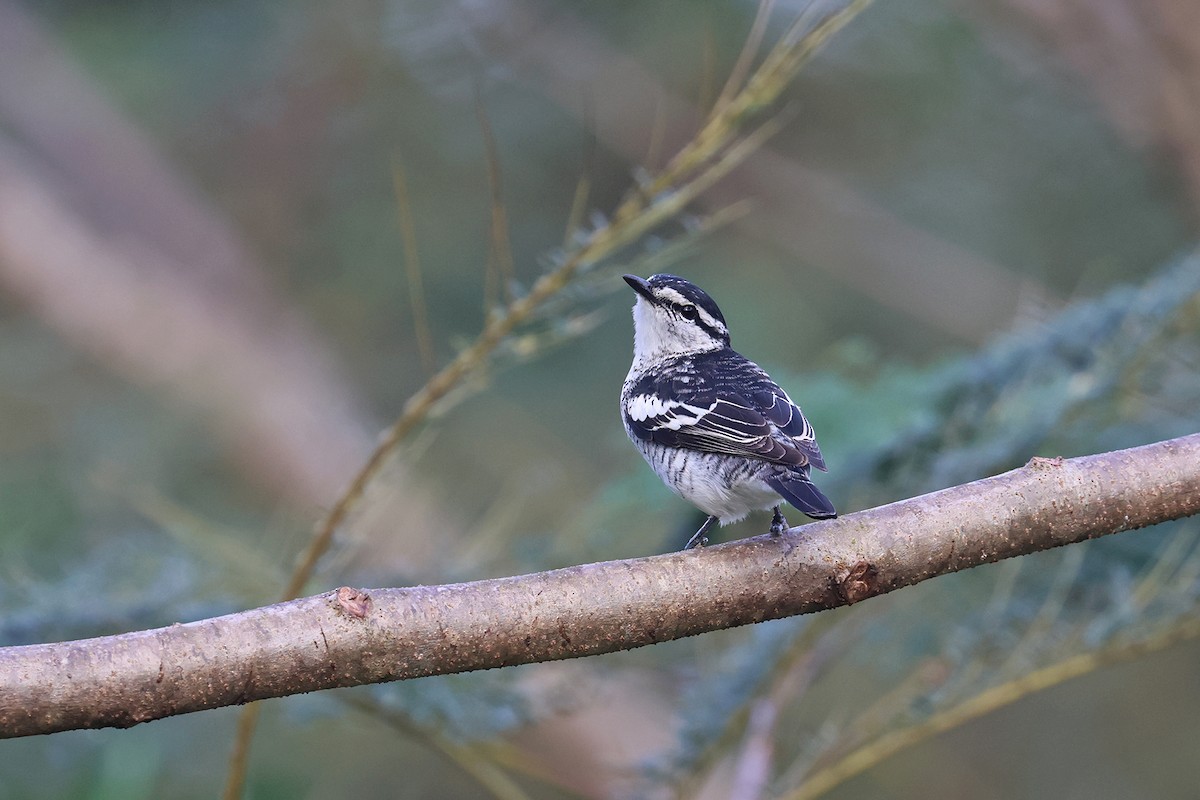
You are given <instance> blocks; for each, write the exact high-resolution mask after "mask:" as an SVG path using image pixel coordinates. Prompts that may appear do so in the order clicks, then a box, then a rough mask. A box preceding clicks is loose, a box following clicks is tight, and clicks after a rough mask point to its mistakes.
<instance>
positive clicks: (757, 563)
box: [0, 434, 1200, 737]
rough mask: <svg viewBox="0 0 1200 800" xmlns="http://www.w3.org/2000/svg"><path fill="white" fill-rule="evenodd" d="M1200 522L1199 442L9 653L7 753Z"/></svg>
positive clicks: (822, 605)
mask: <svg viewBox="0 0 1200 800" xmlns="http://www.w3.org/2000/svg"><path fill="white" fill-rule="evenodd" d="M1196 513H1200V434H1194V435H1191V436H1185V437H1182V438H1179V439H1173V440H1170V441H1166V442H1159V443H1157V444H1152V445H1146V446H1144V447H1137V448H1133V449H1130V450H1121V451H1117V452H1112V453H1104V454H1101V455H1095V456H1087V457H1084V458H1077V459H1071V460H1062V459H1043V458H1035V459H1033V460H1032V461H1030V462H1029V464H1027V465H1026V466H1024V467H1022V468H1020V469H1017V470H1013V471H1012V472H1008V473H1005V474H1003V475H999V476H996V477H994V478H988V479H985V480H981V481H976V482H974V483H969V484H965V485H963V486H957V487H954V488H950V489H945V490H943V491H939V492H934V493H932V494H928V495H923V496H921V497H916V498H913V499H911V500H904V501H901V502H898V503H893V504H891V505H887V506H881V507H879V508H874V509H870V510H868V511H862V512H858V513H855V514H848V515H846V516H844V517H841V518H840V519H836V520H827V521H824V522H817V523H813V524H810V525H806V526H804V527H803V528H795V529H793V530H791V531H789V532H788V533H787V534H785V535H783V536H782V537H777V538H772V537H770V536H759V537H755V538H752V539H746V540H743V541H739V542H732V543H730V544H726V545H719V546H716V547H709V548H704V549H701V550H694V551H689V552H680V553H672V554H668V555H663V556H655V557H651V558H641V559H631V560H626V561H610V562H604V563H599V564H586V565H582V566H577V567H570V568H567V569H559V570H553V571H550V572H541V573H536V574H532V575H522V576H517V577H511V578H500V579H495V580H484V581H475V582H472V583H460V584H450V585H444V586H415V587H407V588H399V589H373V590H358V589H351V588H348V587H343V588H341V589H338V590H336V591H332V592H326V593H325V594H320V595H316V596H314V597H307V598H303V599H300V600H294V601H291V602H287V603H279V604H276V605H272V606H267V607H265V608H258V609H254V610H251V611H244V612H241V613H237V614H230V615H228V616H223V617H216V618H213V619H206V620H200V621H198V622H191V623H188V624H184V625H172V626H170V627H167V628H159V629H157V630H150V631H139V632H136V633H127V634H121V635H118V636H107V637H101V638H96V639H87V640H81V641H75V642H63V643H57V644H40V645H29V646H22V647H10V648H2V649H0V736H4V737H13V736H26V735H30V734H37V733H51V732H55V731H62V730H70V729H76V728H100V727H108V726H117V727H128V726H131V725H135V724H137V723H139V722H146V721H148V720H153V719H159V718H162V717H167V716H171V715H174V714H183V713H187V712H191V711H200V710H203V709H208V708H217V707H220V706H227V705H233V704H237V703H245V702H248V701H251V700H259V699H263V698H268V697H281V696H284V695H290V694H298V693H301V692H311V691H314V690H317V689H329V688H333V687H339V686H356V685H359V684H364V683H374V682H381V681H389V680H398V679H402V678H415V677H419V676H424V675H435V674H442V673H451V672H465V671H468V670H475V669H488V668H492V667H502V666H508V665H512V664H523V663H529V662H534V661H549V660H554V659H562V658H574V657H578V656H586V655H595V654H598V653H607V652H612V651H615V650H623V649H629V648H633V647H640V646H642V645H647V644H653V643H655V642H661V641H666V640H669V639H678V638H681V637H684V636H692V635H695V634H698V633H704V632H706V631H711V630H716V629H719V628H727V627H732V626H735V625H745V624H747V623H752V622H760V621H763V620H767V619H776V618H779V617H786V616H791V615H794V614H804V613H810V612H814V611H820V610H822V609H826V608H833V607H835V606H841V605H846V604H848V603H854V602H858V601H860V600H864V599H866V598H868V597H872V596H874V595H877V594H882V593H884V592H889V591H892V590H894V589H898V588H900V587H902V586H908V585H911V584H914V583H918V582H919V581H923V580H926V579H927V578H931V577H934V576H936V575H941V574H944V573H948V572H956V571H958V570H961V569H966V568H968V567H973V566H976V565H978V564H983V563H986V562H991V561H998V560H1000V559H1002V558H1010V557H1012V556H1017V555H1022V554H1024V553H1030V552H1033V551H1036V550H1045V549H1048V548H1051V547H1057V546H1059V545H1064V544H1069V543H1072V542H1078V541H1082V540H1084V539H1091V538H1095V537H1098V536H1103V535H1105V534H1110V533H1117V532H1119V531H1125V530H1130V529H1134V528H1141V527H1144V526H1147V525H1152V524H1154V523H1157V522H1163V521H1166V520H1171V519H1177V518H1180V517H1184V516H1188V515H1191V514H1196Z"/></svg>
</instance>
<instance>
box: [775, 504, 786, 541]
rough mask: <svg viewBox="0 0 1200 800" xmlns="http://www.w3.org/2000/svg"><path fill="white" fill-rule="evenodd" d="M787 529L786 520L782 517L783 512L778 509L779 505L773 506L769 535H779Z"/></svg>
mask: <svg viewBox="0 0 1200 800" xmlns="http://www.w3.org/2000/svg"><path fill="white" fill-rule="evenodd" d="M787 530H788V522H787V520H786V519H784V518H783V514H781V513H780V511H779V506H775V516H773V517H771V535H772V536H781V535H783V534H784V533H786V532H787Z"/></svg>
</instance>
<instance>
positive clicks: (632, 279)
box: [622, 275, 654, 303]
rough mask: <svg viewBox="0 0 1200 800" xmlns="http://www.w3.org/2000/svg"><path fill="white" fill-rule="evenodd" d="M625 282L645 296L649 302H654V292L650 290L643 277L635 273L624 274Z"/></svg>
mask: <svg viewBox="0 0 1200 800" xmlns="http://www.w3.org/2000/svg"><path fill="white" fill-rule="evenodd" d="M622 277H624V278H625V282H626V283H628V284H629V288H630V289H633V290H634V291H635V292H637V293H638V294H640V295H641V296H642V297H644V298H646V300H648V301H649V302H651V303H653V302H654V292H652V291H650V284H649V282H648V281H646V280H645V279H644V278H639V277H638V276H637V275H624V276H622Z"/></svg>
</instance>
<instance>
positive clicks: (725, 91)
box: [714, 0, 775, 107]
mask: <svg viewBox="0 0 1200 800" xmlns="http://www.w3.org/2000/svg"><path fill="white" fill-rule="evenodd" d="M774 7H775V0H759V3H758V11H757V13H755V15H754V23H753V24H752V25H751V26H750V33H748V34H746V42H745V44H743V45H742V51H741V52H740V53H738V57H737V61H735V62H734V64H733V69H731V70H730V71H729V78H728V80H726V81H725V86H724V88H722V89H721V94H720V96H718V97H717V102H716V103H715V104H714V105H716V106H718V107H719V106H722V105H724V104H725V103H727V102H729V98H731V97H733V96H734V94H736V93H737V91H738V89H740V88H742V84H743V83H744V82H745V80H746V74H747V73H748V72H749V71H750V65H751V64H752V63H753V62H754V57H755V56H756V55H758V49H759V48H760V47H762V40H763V36H764V35H765V34H766V32H767V23H768V22H770V21H771V10H772V9H773V8H774Z"/></svg>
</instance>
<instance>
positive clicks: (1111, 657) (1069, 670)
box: [780, 617, 1200, 800]
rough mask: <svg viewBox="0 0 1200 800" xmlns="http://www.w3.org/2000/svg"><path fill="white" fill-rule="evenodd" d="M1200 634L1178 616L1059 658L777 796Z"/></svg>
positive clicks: (1192, 621) (810, 791) (815, 793)
mask: <svg viewBox="0 0 1200 800" xmlns="http://www.w3.org/2000/svg"><path fill="white" fill-rule="evenodd" d="M1198 636H1200V618H1197V617H1189V618H1185V619H1182V620H1180V621H1179V622H1177V623H1176V624H1174V625H1171V626H1169V627H1167V628H1164V629H1162V630H1158V631H1155V632H1153V633H1151V634H1150V635H1147V636H1144V637H1142V638H1137V639H1133V640H1129V641H1123V642H1114V643H1112V644H1110V645H1108V646H1106V647H1103V648H1100V649H1098V650H1092V651H1089V652H1084V653H1079V654H1078V655H1074V656H1071V657H1069V658H1065V659H1063V660H1062V661H1059V662H1057V663H1054V664H1050V665H1048V666H1045V667H1041V668H1039V669H1036V670H1033V671H1031V672H1027V673H1025V674H1023V675H1020V676H1018V677H1016V678H1014V679H1012V680H1010V681H1006V682H1004V683H1001V684H998V685H996V686H993V687H991V688H988V689H986V690H984V691H982V692H980V693H979V694H977V695H975V696H973V697H971V698H969V699H967V700H965V701H963V702H961V703H957V704H955V705H951V706H949V707H946V708H943V709H940V710H938V711H937V712H935V713H933V714H931V715H930V716H929V717H928V718H926V719H924V720H921V721H920V722H917V723H915V724H912V725H909V726H907V727H900V728H898V729H895V730H888V731H887V732H885V733H882V734H880V735H878V736H877V737H876V738H873V739H871V740H869V741H867V742H865V743H863V744H862V745H861V746H859V747H857V748H855V749H853V750H851V751H850V752H849V753H847V754H846V755H844V756H842V757H841V758H838V759H836V760H834V761H832V762H831V763H829V764H828V765H826V766H822V767H820V768H818V769H817V770H815V771H813V772H812V773H811V774H810V775H809V776H808V777H806V778H805V779H804V780H803V782H801V783H800V784H799V785H798V786H796V787H795V788H794V789H792V790H790V791H785V792H783V793H782V794H781V795H780V796H781V797H782V798H785V799H786V800H813V798H817V797H820V796H822V795H823V794H825V793H826V792H828V791H829V790H831V789H833V788H834V787H836V786H838V785H839V784H841V783H844V782H845V781H847V780H849V779H850V778H853V777H854V776H855V775H858V774H860V773H862V772H864V771H865V770H868V769H870V768H871V767H873V766H874V765H876V764H878V763H879V762H881V761H883V760H884V759H886V758H890V757H891V756H893V755H895V754H896V753H899V752H901V751H902V750H905V749H907V748H909V747H912V746H913V745H916V744H919V743H920V742H922V741H924V740H925V739H928V738H929V737H931V736H936V735H937V734H939V733H944V732H946V731H948V730H951V729H953V728H956V727H958V726H959V725H962V724H963V723H965V722H969V721H971V720H973V719H975V718H977V717H981V716H983V715H984V714H988V713H991V712H992V711H995V710H996V709H998V708H1002V707H1003V706H1006V705H1009V704H1011V703H1015V702H1016V701H1018V700H1020V699H1021V698H1023V697H1026V696H1027V695H1030V694H1033V693H1035V692H1040V691H1042V690H1044V689H1048V688H1050V687H1051V686H1054V685H1056V684H1059V683H1062V682H1064V681H1067V680H1070V679H1071V678H1077V677H1079V676H1081V675H1085V674H1087V673H1089V672H1092V671H1095V670H1097V669H1100V668H1101V667H1105V666H1108V665H1110V664H1115V663H1119V662H1121V661H1129V660H1132V659H1135V658H1139V657H1141V656H1144V655H1146V654H1148V653H1152V652H1155V651H1157V650H1163V649H1165V648H1167V647H1171V646H1172V645H1175V644H1179V643H1180V642H1183V641H1186V640H1188V639H1194V638H1196V637H1198Z"/></svg>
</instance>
